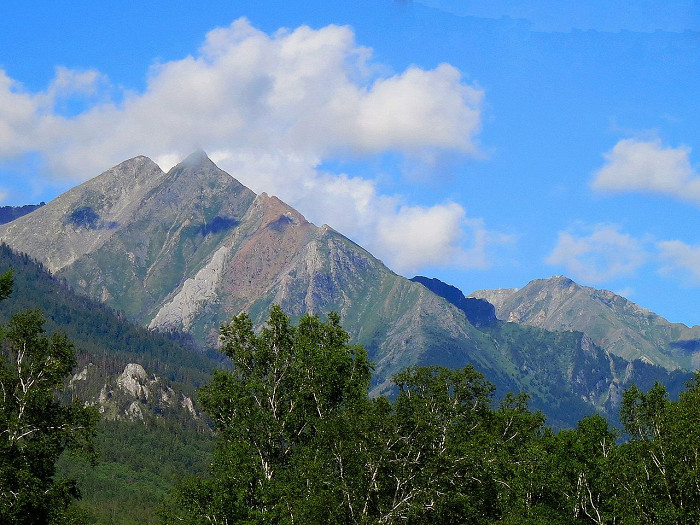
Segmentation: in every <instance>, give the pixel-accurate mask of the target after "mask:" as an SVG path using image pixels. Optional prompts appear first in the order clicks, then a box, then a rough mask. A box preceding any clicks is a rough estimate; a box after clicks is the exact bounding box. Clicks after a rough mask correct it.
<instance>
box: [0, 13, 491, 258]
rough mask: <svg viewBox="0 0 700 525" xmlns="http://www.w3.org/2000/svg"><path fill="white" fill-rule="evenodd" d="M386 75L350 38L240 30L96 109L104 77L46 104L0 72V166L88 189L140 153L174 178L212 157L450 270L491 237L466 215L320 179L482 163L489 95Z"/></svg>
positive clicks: (455, 77) (78, 81)
mask: <svg viewBox="0 0 700 525" xmlns="http://www.w3.org/2000/svg"><path fill="white" fill-rule="evenodd" d="M386 70H387V68H386V67H384V66H383V65H382V64H377V63H374V62H372V56H371V50H370V49H368V48H366V47H362V46H360V45H358V44H357V43H356V41H355V35H354V33H353V31H352V30H351V29H350V28H349V27H346V26H337V25H329V26H326V27H323V28H320V29H312V28H310V27H307V26H302V27H299V28H296V29H293V30H288V29H282V30H279V31H277V32H276V33H274V34H271V35H268V34H266V33H264V32H262V31H260V30H258V29H256V28H255V27H253V26H252V25H251V24H250V22H249V21H248V20H247V19H245V18H241V19H238V20H236V21H234V22H233V23H232V24H231V25H230V26H228V27H222V28H217V29H214V30H212V31H210V32H209V33H208V34H207V35H206V38H205V41H204V43H203V44H202V46H201V47H200V48H199V49H198V50H197V52H196V53H194V54H192V55H190V56H187V57H184V58H182V59H180V60H174V61H169V62H164V63H159V64H155V65H153V66H152V67H151V68H150V70H149V71H148V79H147V84H146V89H145V90H144V91H143V92H124V93H123V94H122V96H121V97H120V98H119V99H109V98H107V99H106V100H105V98H104V96H103V97H100V96H95V94H96V93H97V92H98V91H99V89H98V88H99V85H100V84H101V83H102V84H104V83H106V82H107V79H105V78H104V77H103V76H102V75H101V74H100V73H99V72H96V71H82V72H80V71H72V70H68V69H58V70H57V72H56V77H55V80H54V82H53V83H52V84H51V85H50V86H49V87H47V89H46V90H45V91H44V92H42V93H28V92H25V91H22V90H21V89H20V88H19V87H18V84H17V83H16V82H14V81H13V80H12V79H11V78H9V77H8V76H7V75H6V74H5V73H4V72H3V71H1V70H0V162H2V161H3V160H7V159H10V158H13V157H17V156H21V155H26V154H31V155H37V156H38V157H39V158H40V159H41V162H42V164H43V165H44V166H45V167H46V173H47V177H49V178H50V177H55V178H66V179H68V180H71V181H74V182H80V181H82V180H84V179H86V178H88V177H91V176H94V175H96V174H97V173H100V172H101V171H103V170H104V169H107V168H108V167H110V166H112V165H114V164H116V163H118V162H120V161H122V160H124V159H125V158H130V157H133V156H135V155H138V154H145V155H148V156H150V157H152V158H153V159H155V160H156V161H157V162H159V163H161V167H163V168H164V169H168V168H169V167H170V166H169V165H168V164H174V163H175V162H177V161H179V160H180V159H182V158H184V157H185V156H186V155H187V154H188V153H189V152H191V151H192V150H195V149H200V148H204V149H205V150H207V151H208V152H209V153H210V154H211V155H212V158H214V159H215V160H216V161H217V163H218V164H219V165H220V166H221V167H222V168H223V169H225V170H226V171H228V172H229V173H231V174H232V175H233V176H234V177H236V178H237V179H239V180H240V181H241V182H242V183H244V184H246V185H248V186H250V187H251V188H252V189H253V190H255V191H266V192H268V193H274V194H277V195H278V196H280V197H281V198H282V199H284V200H286V201H287V202H289V203H290V204H292V205H294V206H297V207H299V208H300V209H301V211H302V212H303V213H304V214H305V215H307V216H308V217H309V218H311V219H312V220H314V221H315V222H327V223H330V224H331V225H332V226H334V227H336V228H338V229H340V230H341V231H343V232H345V233H347V234H348V235H351V236H353V237H354V238H356V239H357V240H359V241H360V242H364V243H366V244H367V245H369V246H372V247H373V248H374V249H375V250H376V253H377V255H378V256H379V257H382V258H384V259H385V260H386V261H387V262H388V263H389V264H396V265H397V266H398V267H399V268H412V267H414V266H420V265H421V264H424V263H426V262H427V263H430V264H454V261H461V260H463V259H464V257H455V254H464V253H467V252H468V250H469V248H467V247H465V246H464V245H463V239H465V238H475V237H477V236H476V235H475V234H474V232H475V231H477V230H479V231H482V233H483V232H485V230H484V229H483V228H481V229H479V228H477V229H474V228H472V226H471V225H474V224H476V223H475V222H473V221H478V220H477V219H469V218H467V217H466V214H465V211H464V209H462V207H461V206H459V205H458V204H455V203H448V204H437V205H434V206H427V207H417V206H415V205H414V204H413V203H411V202H406V201H405V199H404V198H403V197H402V196H401V195H380V194H379V193H378V192H377V188H376V184H375V182H374V181H373V180H371V179H366V178H360V177H353V176H352V175H348V174H344V173H328V172H322V171H320V170H319V166H320V165H321V164H322V163H323V162H324V161H325V160H329V159H334V158H339V157H350V158H358V157H359V158H362V157H367V156H376V155H382V154H385V153H398V154H400V155H401V156H403V157H404V158H410V159H411V160H412V162H413V161H415V162H421V159H428V161H429V162H434V161H435V159H436V157H437V158H439V157H440V155H445V156H451V155H455V154H457V155H461V156H470V155H477V154H478V152H479V148H478V146H477V143H476V136H477V134H478V132H479V130H480V125H481V119H482V103H483V99H484V92H483V90H481V89H480V88H479V87H478V86H476V85H472V84H469V83H467V82H465V81H464V79H463V78H462V75H461V73H460V72H459V71H458V70H457V69H456V68H455V67H453V66H451V65H449V64H442V65H439V66H437V67H436V68H434V69H421V68H418V67H410V68H408V69H407V70H405V71H403V72H400V73H397V74H388V73H387V72H386ZM102 95H104V93H103V94H102ZM73 96H79V97H83V98H85V100H86V101H85V102H84V104H83V106H82V107H81V110H79V111H77V112H75V113H74V114H66V113H65V112H61V111H59V110H58V109H57V105H56V101H59V100H62V99H66V98H70V97H73ZM90 97H92V98H90ZM399 171H400V170H399ZM339 210H340V211H339ZM480 256H481V255H480ZM470 264H471V266H474V264H473V263H470ZM467 265H468V266H469V264H467Z"/></svg>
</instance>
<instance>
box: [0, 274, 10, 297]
mask: <svg viewBox="0 0 700 525" xmlns="http://www.w3.org/2000/svg"><path fill="white" fill-rule="evenodd" d="M12 285H13V280H12V270H11V269H10V270H7V271H6V272H5V273H4V274H3V275H0V301H2V300H4V299H7V298H8V297H9V296H10V294H11V293H12Z"/></svg>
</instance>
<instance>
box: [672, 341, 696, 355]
mask: <svg viewBox="0 0 700 525" xmlns="http://www.w3.org/2000/svg"><path fill="white" fill-rule="evenodd" d="M670 346H671V348H678V349H680V350H684V351H686V352H697V351H699V350H700V339H685V340H682V341H673V342H671V343H670Z"/></svg>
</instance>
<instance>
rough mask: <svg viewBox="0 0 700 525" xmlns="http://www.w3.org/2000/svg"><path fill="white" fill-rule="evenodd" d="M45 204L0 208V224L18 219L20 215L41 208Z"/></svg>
mask: <svg viewBox="0 0 700 525" xmlns="http://www.w3.org/2000/svg"><path fill="white" fill-rule="evenodd" d="M44 204H46V203H45V202H42V203H40V204H25V205H24V206H0V224H5V223H6V222H10V221H14V220H15V219H19V218H20V217H21V216H22V215H26V214H27V213H30V212H33V211H34V210H36V209H37V208H41V207H42V206H43V205H44Z"/></svg>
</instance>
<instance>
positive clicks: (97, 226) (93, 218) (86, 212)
mask: <svg viewBox="0 0 700 525" xmlns="http://www.w3.org/2000/svg"><path fill="white" fill-rule="evenodd" d="M100 219H101V218H100V214H99V213H97V212H96V211H95V210H94V209H93V208H92V207H91V206H81V207H80V208H76V209H75V210H73V211H72V212H71V214H70V215H69V216H68V222H69V223H70V224H72V225H74V226H77V227H81V228H85V229H86V230H112V229H114V228H116V227H117V226H118V225H119V223H117V222H114V221H110V222H104V221H102V220H100Z"/></svg>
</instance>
